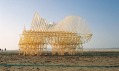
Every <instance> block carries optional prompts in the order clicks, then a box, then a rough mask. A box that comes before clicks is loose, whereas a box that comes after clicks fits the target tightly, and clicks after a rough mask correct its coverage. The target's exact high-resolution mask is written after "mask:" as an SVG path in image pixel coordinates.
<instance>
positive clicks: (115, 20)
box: [0, 0, 119, 50]
mask: <svg viewBox="0 0 119 71" xmlns="http://www.w3.org/2000/svg"><path fill="white" fill-rule="evenodd" d="M35 12H38V13H39V15H40V16H41V17H43V18H45V19H47V20H48V21H50V22H59V21H61V20H62V19H64V18H65V17H66V16H80V17H83V18H84V19H85V20H86V21H87V22H88V26H89V28H90V29H91V32H92V33H93V37H92V40H91V41H90V42H89V43H86V45H84V48H114V47H119V0H0V48H2V49H4V48H7V49H9V50H16V49H18V48H19V47H18V41H19V34H21V33H22V30H23V27H24V24H25V25H26V27H27V29H29V28H30V25H31V22H32V18H33V15H34V13H35Z"/></svg>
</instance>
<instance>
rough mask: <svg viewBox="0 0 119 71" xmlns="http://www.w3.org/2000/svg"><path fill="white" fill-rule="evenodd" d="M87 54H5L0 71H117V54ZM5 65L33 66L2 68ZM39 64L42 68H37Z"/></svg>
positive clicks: (1, 60) (0, 57)
mask: <svg viewBox="0 0 119 71" xmlns="http://www.w3.org/2000/svg"><path fill="white" fill-rule="evenodd" d="M87 54H88V55H86V54H84V55H77V56H50V55H48V56H22V55H17V54H11V53H10V52H7V53H5V54H0V64H1V66H0V71H119V55H118V54H119V53H116V54H112V53H111V54H109V53H108V54H107V55H106V54H102V55H99V53H98V54H97V55H95V54H96V53H90V54H89V53H87ZM5 64H11V65H14V64H18V65H20V64H21V65H24V64H26V65H34V66H2V65H5ZM39 64H40V65H42V66H37V65H39ZM35 65H36V66H35ZM50 65H51V66H50ZM57 65H59V66H57ZM82 66H84V67H82ZM87 66H92V67H87ZM93 66H94V67H93ZM95 66H102V67H95ZM103 66H117V67H103Z"/></svg>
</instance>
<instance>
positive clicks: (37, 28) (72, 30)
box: [19, 13, 92, 55]
mask: <svg viewBox="0 0 119 71" xmlns="http://www.w3.org/2000/svg"><path fill="white" fill-rule="evenodd" d="M85 24H86V22H85V21H84V20H83V19H82V18H80V17H78V16H68V17H66V18H65V19H64V20H62V21H61V22H59V23H57V24H49V22H47V21H46V20H45V19H43V18H41V17H40V16H39V15H38V13H35V15H34V18H33V20H32V24H31V28H30V30H26V29H25V27H24V30H23V33H22V35H21V36H20V41H19V48H20V52H19V54H23V55H41V54H43V53H47V45H51V47H52V55H54V54H58V55H64V54H65V53H67V54H69V55H74V54H75V53H76V52H82V51H83V46H82V44H84V43H86V42H88V41H90V39H91V37H92V34H91V32H90V31H89V29H88V27H86V25H85Z"/></svg>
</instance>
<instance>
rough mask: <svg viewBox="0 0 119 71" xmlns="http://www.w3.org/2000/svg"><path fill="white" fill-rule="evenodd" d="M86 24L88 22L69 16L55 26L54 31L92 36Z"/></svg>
mask: <svg viewBox="0 0 119 71" xmlns="http://www.w3.org/2000/svg"><path fill="white" fill-rule="evenodd" d="M85 24H86V22H85V21H84V20H83V19H82V18H81V17H78V16H68V17H66V18H65V19H64V20H62V21H61V22H59V23H58V24H57V25H55V26H54V29H53V30H54V31H65V32H72V33H78V34H90V33H91V32H90V30H89V29H88V27H87V26H86V25H85Z"/></svg>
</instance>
